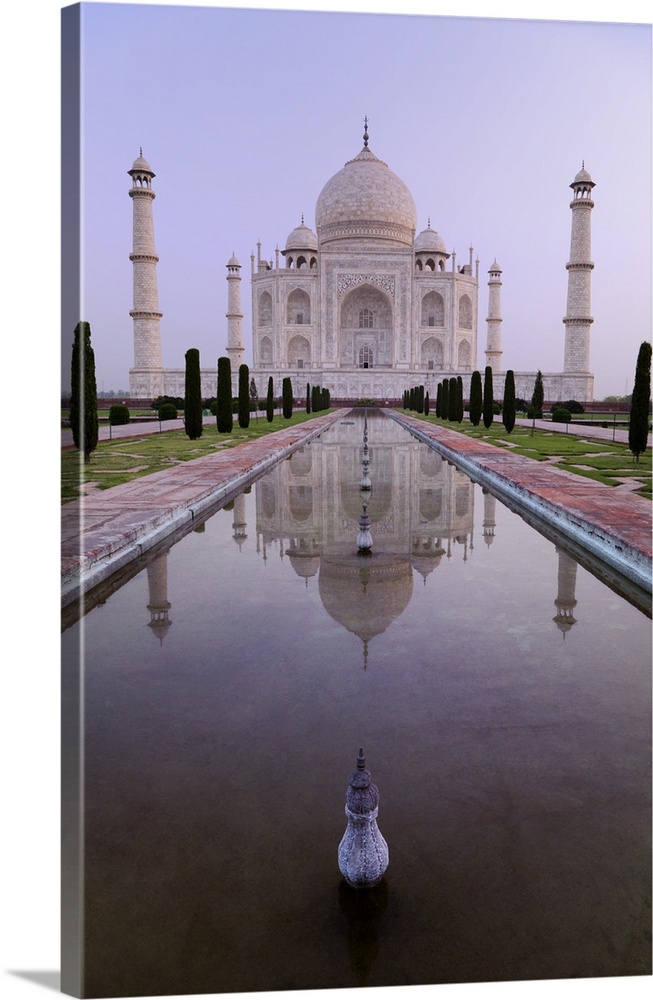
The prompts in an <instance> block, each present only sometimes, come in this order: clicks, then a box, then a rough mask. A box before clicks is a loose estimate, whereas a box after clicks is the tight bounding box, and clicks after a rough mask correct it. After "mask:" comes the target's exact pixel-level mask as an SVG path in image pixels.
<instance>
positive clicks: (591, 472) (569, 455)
mask: <svg viewBox="0 0 653 1000" xmlns="http://www.w3.org/2000/svg"><path fill="white" fill-rule="evenodd" d="M410 415H411V416H413V417H417V418H418V419H422V420H427V421H428V422H429V423H433V424H436V425H438V426H440V427H445V428H447V429H448V430H452V431H457V432H458V433H460V434H467V435H468V436H469V437H474V438H478V439H480V440H482V441H487V442H488V443H489V444H493V445H496V446H497V447H498V448H510V450H511V451H514V452H516V453H517V454H518V455H525V456H526V457H527V458H533V459H535V460H536V461H538V462H555V464H556V465H558V466H559V467H560V468H561V469H565V470H566V471H567V472H573V473H575V474H576V475H578V476H586V477H587V478H589V479H595V480H597V481H598V482H601V483H605V484H606V485H607V486H618V485H619V482H620V479H630V478H633V477H634V478H635V479H637V481H638V482H639V484H640V485H639V487H638V488H637V489H635V490H633V492H635V493H639V494H640V495H641V496H645V497H649V498H650V497H651V495H652V493H651V451H650V449H648V450H647V451H646V452H645V453H644V454H643V455H640V457H639V462H635V460H634V457H633V455H632V452H631V451H630V450H629V448H628V445H626V444H618V443H613V442H612V441H599V440H595V441H587V440H584V439H583V438H582V437H581V436H579V435H578V434H572V433H571V432H569V433H568V434H561V433H560V432H559V431H558V432H556V431H547V430H538V429H536V430H535V432H532V429H531V428H530V427H514V428H513V430H512V432H511V433H510V434H506V429H505V427H504V426H503V424H502V423H501V417H499V418H496V417H495V419H494V422H493V423H492V425H491V426H490V427H489V428H488V429H486V428H485V426H484V425H483V424H482V423H481V424H480V425H479V426H478V427H474V426H473V425H472V424H470V423H469V420H467V419H465V420H463V422H462V423H460V424H459V423H455V422H452V421H449V420H438V418H437V417H434V416H432V415H429V416H428V417H424V416H421V415H420V414H418V413H412V412H411V414H410Z"/></svg>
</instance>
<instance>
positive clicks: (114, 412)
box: [109, 403, 129, 427]
mask: <svg viewBox="0 0 653 1000" xmlns="http://www.w3.org/2000/svg"><path fill="white" fill-rule="evenodd" d="M109 423H110V424H111V426H112V427H117V426H118V424H128V423H129V407H127V406H125V404H124V403H114V404H113V406H111V407H110V408H109Z"/></svg>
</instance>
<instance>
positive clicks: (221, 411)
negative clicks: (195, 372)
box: [216, 356, 238, 434]
mask: <svg viewBox="0 0 653 1000" xmlns="http://www.w3.org/2000/svg"><path fill="white" fill-rule="evenodd" d="M217 397H218V405H217V409H216V423H217V426H218V433H219V434H231V432H232V430H233V427H234V415H233V401H232V396H231V360H230V359H229V358H228V357H224V356H223V357H221V358H218V384H217ZM236 405H238V404H237V401H236Z"/></svg>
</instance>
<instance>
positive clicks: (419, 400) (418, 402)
mask: <svg viewBox="0 0 653 1000" xmlns="http://www.w3.org/2000/svg"><path fill="white" fill-rule="evenodd" d="M415 408H416V410H417V412H418V413H424V386H423V385H418V386H417V393H416V399H415Z"/></svg>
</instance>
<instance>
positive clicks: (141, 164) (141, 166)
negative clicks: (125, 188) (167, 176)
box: [127, 146, 156, 177]
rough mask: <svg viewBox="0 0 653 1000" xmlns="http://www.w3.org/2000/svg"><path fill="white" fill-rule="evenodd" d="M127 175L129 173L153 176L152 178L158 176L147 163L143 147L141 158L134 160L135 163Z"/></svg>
mask: <svg viewBox="0 0 653 1000" xmlns="http://www.w3.org/2000/svg"><path fill="white" fill-rule="evenodd" d="M127 173H129V174H132V173H136V174H151V175H152V177H155V176H156V174H155V173H154V171H153V170H152V167H151V166H150V165H149V163H148V162H147V160H146V159H145V157H144V156H143V147H142V146H141V152H140V156H138V157H137V158H136V159H135V160H134V162H133V163H132V168H131V170H128V171H127Z"/></svg>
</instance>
